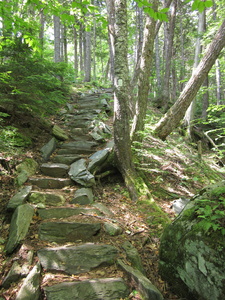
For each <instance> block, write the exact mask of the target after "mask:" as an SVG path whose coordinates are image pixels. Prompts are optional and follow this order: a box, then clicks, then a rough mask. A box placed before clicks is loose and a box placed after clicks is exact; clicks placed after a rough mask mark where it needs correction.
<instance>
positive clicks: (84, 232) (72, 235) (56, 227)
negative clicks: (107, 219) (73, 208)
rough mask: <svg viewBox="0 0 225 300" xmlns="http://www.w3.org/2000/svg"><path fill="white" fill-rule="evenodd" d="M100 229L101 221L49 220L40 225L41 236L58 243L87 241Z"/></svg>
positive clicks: (43, 238) (45, 239) (42, 238)
mask: <svg viewBox="0 0 225 300" xmlns="http://www.w3.org/2000/svg"><path fill="white" fill-rule="evenodd" d="M100 229H101V224H100V223H72V222H47V223H42V224H41V225H40V227H39V238H40V239H41V240H44V241H49V242H56V243H66V242H75V241H77V240H82V241H87V240H88V239H90V238H91V237H92V236H95V235H96V234H97V233H98V232H99V231H100Z"/></svg>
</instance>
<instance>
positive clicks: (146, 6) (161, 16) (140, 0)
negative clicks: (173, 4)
mask: <svg viewBox="0 0 225 300" xmlns="http://www.w3.org/2000/svg"><path fill="white" fill-rule="evenodd" d="M135 2H137V4H138V6H139V7H143V11H144V12H145V13H146V14H148V15H149V16H150V17H151V18H153V19H155V20H160V21H166V22H168V17H167V15H166V12H167V11H168V10H169V8H163V9H161V10H160V11H155V10H154V9H153V8H152V7H151V6H152V4H151V3H149V1H148V0H135Z"/></svg>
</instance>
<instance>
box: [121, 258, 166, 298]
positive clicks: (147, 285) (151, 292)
mask: <svg viewBox="0 0 225 300" xmlns="http://www.w3.org/2000/svg"><path fill="white" fill-rule="evenodd" d="M117 262H118V264H119V266H120V267H121V268H122V269H123V270H124V271H125V272H126V273H127V275H128V277H129V278H130V279H131V280H132V281H133V282H135V286H136V289H137V290H138V291H139V292H140V293H141V295H142V297H143V299H144V300H148V299H151V300H163V296H162V294H161V293H160V291H159V290H158V289H157V287H156V286H154V285H153V284H152V283H151V281H150V280H149V279H148V278H147V277H145V276H144V275H143V274H142V273H141V272H140V271H139V270H137V269H134V268H132V267H130V266H128V265H126V264H124V263H123V262H122V260H120V259H118V260H117Z"/></svg>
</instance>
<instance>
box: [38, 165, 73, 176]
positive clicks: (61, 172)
mask: <svg viewBox="0 0 225 300" xmlns="http://www.w3.org/2000/svg"><path fill="white" fill-rule="evenodd" d="M40 170H41V172H42V173H43V174H44V175H47V176H50V177H56V178H58V177H60V178H63V177H68V171H69V166H68V165H66V164H60V163H44V164H42V165H41V167H40Z"/></svg>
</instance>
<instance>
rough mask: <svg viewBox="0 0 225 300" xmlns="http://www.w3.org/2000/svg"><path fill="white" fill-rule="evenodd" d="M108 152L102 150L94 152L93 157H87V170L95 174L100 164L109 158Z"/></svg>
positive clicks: (107, 150)
mask: <svg viewBox="0 0 225 300" xmlns="http://www.w3.org/2000/svg"><path fill="white" fill-rule="evenodd" d="M109 153H110V150H109V149H103V150H99V151H97V152H95V153H94V154H93V155H91V156H90V157H89V160H90V162H89V164H88V170H89V171H90V172H91V173H94V172H96V171H97V170H98V169H100V167H101V166H102V164H103V163H104V162H105V161H106V159H107V157H108V156H109Z"/></svg>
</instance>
